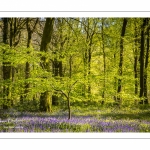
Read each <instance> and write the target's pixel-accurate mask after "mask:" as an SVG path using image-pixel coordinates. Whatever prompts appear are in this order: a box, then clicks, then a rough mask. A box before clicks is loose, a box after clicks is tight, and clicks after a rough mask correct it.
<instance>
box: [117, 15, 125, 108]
mask: <svg viewBox="0 0 150 150" xmlns="http://www.w3.org/2000/svg"><path fill="white" fill-rule="evenodd" d="M126 26H127V19H126V18H124V19H123V26H122V31H121V39H120V62H119V79H118V91H117V93H118V94H120V93H121V91H122V79H121V78H122V67H123V51H124V49H123V42H124V35H125V30H126ZM117 101H118V103H119V106H120V105H121V103H122V99H121V97H120V95H118V97H117Z"/></svg>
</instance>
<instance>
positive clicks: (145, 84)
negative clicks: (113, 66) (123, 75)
mask: <svg viewBox="0 0 150 150" xmlns="http://www.w3.org/2000/svg"><path fill="white" fill-rule="evenodd" d="M148 23H149V18H146V24H147V27H148ZM146 32H147V39H146V44H147V47H146V58H145V71H144V98H145V99H144V104H148V96H147V69H148V64H149V62H148V59H149V28H147V31H146Z"/></svg>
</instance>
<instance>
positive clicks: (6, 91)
mask: <svg viewBox="0 0 150 150" xmlns="http://www.w3.org/2000/svg"><path fill="white" fill-rule="evenodd" d="M2 20H3V43H4V44H9V43H8V21H9V19H8V18H3V19H2ZM5 53H6V52H5V50H4V51H3V55H7V54H5ZM3 80H4V82H6V83H7V85H6V83H5V85H4V86H3V100H4V103H3V109H8V108H9V107H10V106H11V102H10V94H11V93H10V82H11V81H10V80H11V63H10V62H6V61H5V60H4V62H3Z"/></svg>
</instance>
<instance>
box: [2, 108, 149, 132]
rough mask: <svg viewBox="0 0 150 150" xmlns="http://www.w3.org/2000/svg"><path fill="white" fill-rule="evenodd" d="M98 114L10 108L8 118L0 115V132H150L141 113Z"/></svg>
mask: <svg viewBox="0 0 150 150" xmlns="http://www.w3.org/2000/svg"><path fill="white" fill-rule="evenodd" d="M95 114H96V115H90V114H85V115H81V114H80V115H77V114H76V115H75V114H73V115H72V118H71V119H70V120H68V116H67V112H66V114H65V113H64V114H63V112H59V113H58V114H56V113H53V114H48V113H33V112H32V113H31V112H22V113H20V112H13V113H12V112H11V113H10V114H9V117H7V119H0V132H150V121H149V120H144V119H143V120H141V119H138V116H137V117H135V118H129V117H122V116H121V117H120V118H115V119H114V118H113V116H111V113H110V115H109V116H108V115H105V114H103V113H102V112H101V111H97V112H96V113H95ZM115 116H116V117H117V114H116V115H115ZM125 116H127V115H125ZM132 116H134V114H132Z"/></svg>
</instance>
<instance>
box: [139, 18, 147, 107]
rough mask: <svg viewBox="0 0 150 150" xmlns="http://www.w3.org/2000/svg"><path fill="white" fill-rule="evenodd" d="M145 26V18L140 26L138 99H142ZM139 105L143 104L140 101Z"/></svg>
mask: <svg viewBox="0 0 150 150" xmlns="http://www.w3.org/2000/svg"><path fill="white" fill-rule="evenodd" d="M145 26H146V18H144V19H143V23H142V26H141V51H140V98H143V97H144V43H145V42H144V41H145V37H144V35H145V32H144V30H145ZM140 104H144V101H143V100H141V101H140Z"/></svg>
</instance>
